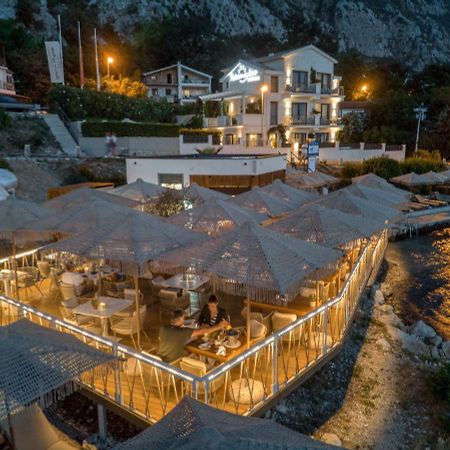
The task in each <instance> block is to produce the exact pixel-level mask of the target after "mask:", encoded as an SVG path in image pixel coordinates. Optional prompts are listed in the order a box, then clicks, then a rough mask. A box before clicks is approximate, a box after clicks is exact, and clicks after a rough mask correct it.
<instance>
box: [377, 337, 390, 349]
mask: <svg viewBox="0 0 450 450" xmlns="http://www.w3.org/2000/svg"><path fill="white" fill-rule="evenodd" d="M375 344H376V346H377V347H379V348H381V349H382V350H384V351H386V352H388V351H390V350H391V344H389V342H388V341H387V340H386V339H384V338H380V339H378V340H377V341H376V342H375Z"/></svg>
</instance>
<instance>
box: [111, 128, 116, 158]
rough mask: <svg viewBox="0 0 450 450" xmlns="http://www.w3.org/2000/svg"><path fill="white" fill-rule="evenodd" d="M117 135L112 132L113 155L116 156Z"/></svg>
mask: <svg viewBox="0 0 450 450" xmlns="http://www.w3.org/2000/svg"><path fill="white" fill-rule="evenodd" d="M116 148H117V137H116V135H115V134H114V133H112V134H111V155H112V156H114V157H115V156H116Z"/></svg>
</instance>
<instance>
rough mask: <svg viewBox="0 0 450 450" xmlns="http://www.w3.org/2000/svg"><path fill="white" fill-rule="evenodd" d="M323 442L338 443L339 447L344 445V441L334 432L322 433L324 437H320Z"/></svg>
mask: <svg viewBox="0 0 450 450" xmlns="http://www.w3.org/2000/svg"><path fill="white" fill-rule="evenodd" d="M320 440H321V441H322V442H325V443H326V444H330V445H336V446H337V447H341V446H342V442H341V440H340V439H339V437H338V435H337V434H334V433H324V434H322V437H321V438H320Z"/></svg>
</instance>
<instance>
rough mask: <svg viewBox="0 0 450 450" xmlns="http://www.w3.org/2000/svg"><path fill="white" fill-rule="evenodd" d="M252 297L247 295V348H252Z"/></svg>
mask: <svg viewBox="0 0 450 450" xmlns="http://www.w3.org/2000/svg"><path fill="white" fill-rule="evenodd" d="M250 308H251V306H250V299H249V298H248V297H247V319H246V320H247V348H250Z"/></svg>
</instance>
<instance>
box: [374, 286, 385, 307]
mask: <svg viewBox="0 0 450 450" xmlns="http://www.w3.org/2000/svg"><path fill="white" fill-rule="evenodd" d="M373 301H374V303H375V305H384V295H383V293H382V292H381V291H380V290H379V289H378V290H377V291H375V294H374V296H373Z"/></svg>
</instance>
